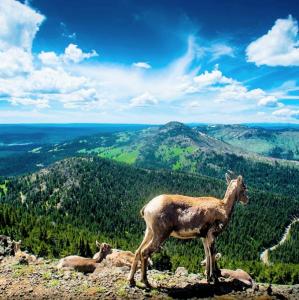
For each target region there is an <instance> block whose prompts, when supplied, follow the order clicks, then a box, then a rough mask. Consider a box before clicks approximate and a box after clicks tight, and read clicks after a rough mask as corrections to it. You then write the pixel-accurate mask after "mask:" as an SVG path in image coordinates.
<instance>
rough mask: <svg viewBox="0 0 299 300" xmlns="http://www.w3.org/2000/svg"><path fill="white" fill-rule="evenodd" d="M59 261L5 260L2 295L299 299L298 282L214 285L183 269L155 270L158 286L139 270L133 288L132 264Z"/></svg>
mask: <svg viewBox="0 0 299 300" xmlns="http://www.w3.org/2000/svg"><path fill="white" fill-rule="evenodd" d="M56 265H57V261H54V260H49V261H48V260H42V261H40V262H39V263H34V264H29V265H22V264H19V263H18V261H17V260H16V259H15V258H14V257H5V258H4V259H3V260H2V262H1V263H0V299H149V298H152V299H173V298H174V299H225V300H228V299H260V300H266V299H299V285H295V286H278V285H273V286H269V284H258V285H257V286H256V287H255V288H245V287H244V286H242V285H241V284H240V283H237V282H232V281H229V280H228V281H226V282H221V283H219V285H218V286H214V285H208V284H207V283H206V281H205V280H204V278H203V275H201V274H188V272H187V270H185V269H184V268H178V269H177V271H176V272H175V273H170V272H160V271H157V270H150V271H149V281H150V283H151V284H152V286H153V288H152V289H148V288H145V287H144V286H143V285H142V284H141V283H140V282H139V281H138V279H139V273H138V274H137V286H136V287H129V286H128V282H127V279H126V278H127V275H128V271H129V269H128V267H121V268H119V267H112V266H111V265H108V264H105V263H104V264H101V265H100V266H99V267H98V268H97V269H96V271H95V272H94V273H92V274H87V275H84V274H82V273H78V272H75V271H58V270H57V269H56Z"/></svg>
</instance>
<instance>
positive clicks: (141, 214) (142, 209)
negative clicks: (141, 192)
mask: <svg viewBox="0 0 299 300" xmlns="http://www.w3.org/2000/svg"><path fill="white" fill-rule="evenodd" d="M145 207H146V205H144V206H143V207H142V208H141V210H140V216H141V217H142V218H143V217H144V209H145Z"/></svg>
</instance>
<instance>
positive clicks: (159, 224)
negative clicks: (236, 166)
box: [129, 176, 248, 285]
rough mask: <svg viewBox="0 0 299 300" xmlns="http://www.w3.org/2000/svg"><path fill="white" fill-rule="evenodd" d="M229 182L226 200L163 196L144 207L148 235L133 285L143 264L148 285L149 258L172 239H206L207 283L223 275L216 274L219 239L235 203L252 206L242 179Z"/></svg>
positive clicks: (138, 254) (139, 253) (137, 257)
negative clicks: (216, 243) (217, 243)
mask: <svg viewBox="0 0 299 300" xmlns="http://www.w3.org/2000/svg"><path fill="white" fill-rule="evenodd" d="M227 181H228V188H227V191H226V194H225V196H224V198H223V199H222V200H221V199H217V198H214V197H188V196H183V195H160V196H158V197H155V198H154V199H152V200H151V201H150V202H149V203H148V204H147V205H145V206H144V207H143V209H142V210H141V215H143V218H144V220H145V222H146V231H145V236H144V239H143V241H142V243H141V245H140V246H139V248H138V249H137V250H136V252H135V258H134V262H133V264H132V266H131V272H130V275H129V281H130V283H131V284H135V281H134V274H135V272H136V269H137V264H138V261H139V260H140V261H141V280H142V281H143V282H144V283H145V284H147V285H148V281H147V275H146V270H147V261H148V258H149V257H150V256H151V254H152V253H153V252H155V251H157V250H158V249H159V248H160V246H161V244H162V243H163V242H164V241H165V240H166V239H167V238H168V237H169V236H173V237H176V238H180V239H190V238H196V237H201V238H203V244H204V248H205V254H206V258H207V264H206V271H207V279H208V281H211V278H212V277H213V278H214V280H215V281H216V280H217V275H219V274H216V273H219V269H218V268H217V266H216V262H215V254H216V252H215V238H216V237H217V236H218V234H219V233H220V232H222V231H223V229H224V227H225V226H226V225H227V223H228V221H229V219H230V216H231V213H232V210H233V207H234V204H235V202H236V201H237V200H240V201H241V202H243V203H247V202H248V198H247V195H246V186H245V184H244V182H243V178H242V176H239V177H238V178H237V179H235V180H230V178H229V177H228V176H227Z"/></svg>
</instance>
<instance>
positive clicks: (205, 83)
mask: <svg viewBox="0 0 299 300" xmlns="http://www.w3.org/2000/svg"><path fill="white" fill-rule="evenodd" d="M192 81H193V82H192V84H190V85H189V86H188V88H187V89H186V92H187V93H196V92H198V91H200V90H202V89H203V88H205V87H211V86H214V85H216V84H218V85H222V84H230V83H233V82H234V80H233V79H231V78H228V77H226V76H224V75H223V74H222V72H221V71H219V70H218V66H216V68H215V69H214V70H213V71H211V72H209V71H205V72H204V73H202V74H200V75H198V76H195V77H193V79H192Z"/></svg>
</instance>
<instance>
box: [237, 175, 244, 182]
mask: <svg viewBox="0 0 299 300" xmlns="http://www.w3.org/2000/svg"><path fill="white" fill-rule="evenodd" d="M237 180H238V183H239V184H240V183H242V182H243V177H242V176H241V175H239V176H238V179H237Z"/></svg>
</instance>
